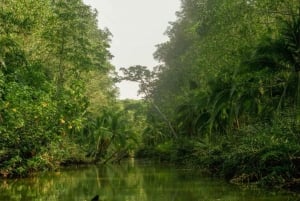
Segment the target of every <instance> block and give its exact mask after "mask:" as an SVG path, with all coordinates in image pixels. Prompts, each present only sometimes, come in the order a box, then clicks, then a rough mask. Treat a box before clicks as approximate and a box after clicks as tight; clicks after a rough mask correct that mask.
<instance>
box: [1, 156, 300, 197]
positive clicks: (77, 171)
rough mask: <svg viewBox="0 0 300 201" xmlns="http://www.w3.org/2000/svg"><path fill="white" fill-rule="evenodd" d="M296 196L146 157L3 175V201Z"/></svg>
mask: <svg viewBox="0 0 300 201" xmlns="http://www.w3.org/2000/svg"><path fill="white" fill-rule="evenodd" d="M97 194H98V195H99V196H100V200H101V201H296V200H300V197H299V195H295V194H291V193H287V192H278V191H266V190H262V189H257V188H254V187H251V188H250V187H238V186H235V185H231V184H228V183H226V182H224V181H223V180H220V179H213V178H209V177H203V176H201V175H200V174H198V173H197V171H196V170H189V169H183V168H176V167H174V166H172V165H162V164H156V163H152V162H146V161H134V159H132V160H129V161H127V162H123V163H121V164H120V165H107V166H104V167H98V166H89V167H77V168H74V167H73V168H68V169H65V170H61V171H58V172H47V173H41V174H39V176H38V177H34V178H28V179H18V180H0V200H1V201H57V200H61V201H89V200H91V199H92V198H93V197H94V196H95V195H97Z"/></svg>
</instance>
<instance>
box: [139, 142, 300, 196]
mask: <svg viewBox="0 0 300 201" xmlns="http://www.w3.org/2000/svg"><path fill="white" fill-rule="evenodd" d="M253 140H254V139H253ZM220 141H221V142H220V143H214V144H208V143H205V142H203V141H199V140H198V139H186V138H185V139H181V140H178V141H167V142H165V143H162V144H159V145H157V146H155V147H145V148H143V149H141V150H140V151H139V152H138V154H137V156H138V157H142V158H145V157H146V158H152V159H157V160H160V161H168V162H171V163H175V164H177V165H183V166H188V167H191V168H194V169H198V170H199V171H201V172H203V173H205V174H209V175H211V176H217V177H220V178H223V179H225V180H226V181H227V182H230V183H234V184H238V185H244V184H254V185H257V186H260V187H264V188H265V187H267V188H279V189H288V190H292V191H299V189H300V147H299V145H297V144H295V143H277V144H273V143H270V144H265V145H258V144H256V145H255V144H254V143H250V142H249V143H235V144H230V143H226V142H225V141H223V140H220ZM254 141H255V140H254ZM254 141H253V142H254ZM228 142H230V141H228ZM238 145H240V146H238Z"/></svg>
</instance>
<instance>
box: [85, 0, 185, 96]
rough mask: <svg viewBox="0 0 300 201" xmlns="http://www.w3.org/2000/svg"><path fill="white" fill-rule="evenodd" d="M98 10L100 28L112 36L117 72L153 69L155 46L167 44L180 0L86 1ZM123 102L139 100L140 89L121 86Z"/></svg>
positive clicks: (126, 83)
mask: <svg viewBox="0 0 300 201" xmlns="http://www.w3.org/2000/svg"><path fill="white" fill-rule="evenodd" d="M83 1H84V2H85V4H87V5H91V6H92V7H93V8H96V9H97V10H98V13H99V15H98V18H99V26H100V27H101V28H104V27H107V28H108V29H109V30H110V32H111V33H112V34H113V38H112V44H111V49H110V52H111V53H112V54H113V55H114V58H113V60H112V64H113V65H114V66H116V68H117V69H118V68H120V67H129V66H132V65H144V66H149V67H153V66H155V65H157V62H156V61H154V59H153V56H152V55H153V53H154V51H155V45H157V44H159V43H162V42H164V41H166V40H167V39H168V38H167V37H166V36H165V35H164V32H165V30H166V29H167V27H168V26H169V22H172V21H175V20H176V17H175V12H176V11H178V10H179V8H180V0H83ZM118 87H119V88H120V98H122V99H124V98H136V97H137V95H136V94H137V89H138V86H137V84H135V83H129V82H122V83H121V84H120V85H118Z"/></svg>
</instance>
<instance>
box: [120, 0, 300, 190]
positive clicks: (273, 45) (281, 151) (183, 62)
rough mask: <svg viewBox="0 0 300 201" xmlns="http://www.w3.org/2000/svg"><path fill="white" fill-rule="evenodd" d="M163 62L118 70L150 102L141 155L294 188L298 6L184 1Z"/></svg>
mask: <svg viewBox="0 0 300 201" xmlns="http://www.w3.org/2000/svg"><path fill="white" fill-rule="evenodd" d="M166 34H167V36H168V37H169V40H168V41H167V42H165V43H162V44H159V45H157V50H156V52H155V53H154V57H155V58H156V59H157V60H158V61H159V62H160V63H161V64H160V65H158V66H156V67H155V68H154V69H153V71H150V70H149V69H148V68H146V67H143V66H138V65H137V66H131V67H129V68H127V69H123V75H124V76H123V77H124V79H127V80H132V81H134V80H135V81H138V82H139V83H140V91H141V93H143V94H144V99H145V100H146V102H147V103H148V112H147V114H146V117H147V120H146V121H147V124H146V125H147V127H146V128H145V130H144V133H143V136H142V139H143V141H142V142H143V144H142V148H141V149H140V151H139V155H140V156H143V157H145V156H148V157H155V158H159V159H160V160H167V161H171V162H175V163H177V164H178V163H182V164H189V165H191V166H193V167H197V168H200V169H202V170H205V171H207V172H208V173H210V174H213V175H218V176H221V177H224V178H225V179H227V180H228V181H231V182H234V183H256V184H260V185H263V186H272V187H288V188H296V187H297V186H298V187H299V183H300V144H299V143H300V113H299V112H300V3H299V1H298V0H260V1H256V0H232V1H227V0H182V7H181V10H180V11H179V12H178V13H177V20H176V21H175V22H172V23H170V26H169V27H168V29H167V31H166Z"/></svg>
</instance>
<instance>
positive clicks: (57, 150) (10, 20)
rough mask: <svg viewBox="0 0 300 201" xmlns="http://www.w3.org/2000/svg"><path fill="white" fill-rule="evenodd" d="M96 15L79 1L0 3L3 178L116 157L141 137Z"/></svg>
mask: <svg viewBox="0 0 300 201" xmlns="http://www.w3.org/2000/svg"><path fill="white" fill-rule="evenodd" d="M96 17H97V12H96V11H94V10H92V9H91V8H90V7H89V6H86V5H85V4H83V2H82V1H81V0H68V1H65V0H55V1H53V0H36V1H32V0H24V1H11V0H3V1H1V3H0V176H1V177H15V176H27V175H29V174H31V173H34V172H36V171H39V170H45V169H55V168H58V167H59V165H62V164H70V163H80V162H99V161H102V162H107V161H110V160H119V157H121V156H123V155H124V154H128V153H129V150H132V149H133V148H134V146H135V143H136V141H138V140H139V139H138V136H136V132H137V131H135V130H134V129H133V128H132V129H131V127H129V126H128V124H129V123H128V122H130V121H134V112H133V111H134V110H133V109H131V110H128V111H127V110H124V107H125V105H126V104H125V103H124V106H123V104H122V103H117V102H116V92H117V91H116V89H115V87H114V85H113V84H114V83H113V80H112V78H111V76H110V74H112V73H113V72H114V68H113V66H112V65H111V64H110V63H109V59H110V58H111V55H110V53H109V51H108V48H109V41H110V33H109V31H107V30H100V29H99V28H98V26H97V20H96ZM127 105H128V106H129V105H130V103H128V104H127ZM137 105H138V104H137ZM130 111H131V113H130ZM137 128H138V127H136V128H135V129H137ZM135 140H136V141H135Z"/></svg>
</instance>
